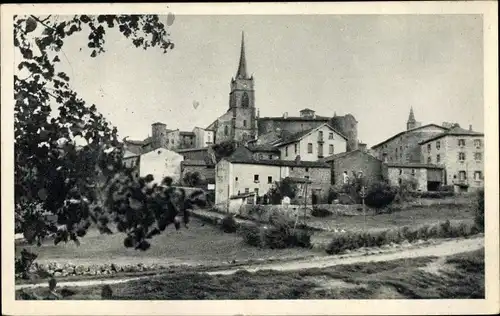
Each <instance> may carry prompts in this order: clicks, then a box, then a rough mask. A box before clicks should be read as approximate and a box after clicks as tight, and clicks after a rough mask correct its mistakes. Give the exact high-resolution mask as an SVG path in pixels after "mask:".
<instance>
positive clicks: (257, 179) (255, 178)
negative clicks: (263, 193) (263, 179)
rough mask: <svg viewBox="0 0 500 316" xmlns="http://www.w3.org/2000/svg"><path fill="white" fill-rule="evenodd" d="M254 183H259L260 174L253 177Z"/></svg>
mask: <svg viewBox="0 0 500 316" xmlns="http://www.w3.org/2000/svg"><path fill="white" fill-rule="evenodd" d="M253 182H259V175H258V174H254V175H253Z"/></svg>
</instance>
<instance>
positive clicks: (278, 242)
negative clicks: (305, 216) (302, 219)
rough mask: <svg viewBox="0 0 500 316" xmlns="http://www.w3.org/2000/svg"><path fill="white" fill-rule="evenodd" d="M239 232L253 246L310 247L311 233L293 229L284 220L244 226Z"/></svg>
mask: <svg viewBox="0 0 500 316" xmlns="http://www.w3.org/2000/svg"><path fill="white" fill-rule="evenodd" d="M241 234H242V236H243V240H244V242H245V243H246V244H248V245H250V246H254V247H263V248H271V249H283V248H293V247H303V248H309V247H311V233H310V232H309V231H307V230H299V229H293V228H292V227H291V225H289V224H288V223H286V222H281V223H274V225H260V226H250V227H245V228H243V229H242V230H241Z"/></svg>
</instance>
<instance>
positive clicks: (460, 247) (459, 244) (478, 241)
mask: <svg viewBox="0 0 500 316" xmlns="http://www.w3.org/2000/svg"><path fill="white" fill-rule="evenodd" d="M482 247H484V237H476V238H470V239H458V240H448V241H443V242H441V243H439V244H435V245H430V246H424V247H422V246H421V247H418V246H417V247H410V248H407V249H397V250H392V251H387V252H382V253H379V254H371V255H363V254H359V253H358V254H355V255H351V256H349V255H335V256H327V257H317V258H310V259H304V260H294V261H293V262H280V263H268V264H260V265H257V264H254V265H248V266H239V267H238V268H234V269H227V270H219V271H211V272H208V274H210V275H227V274H232V273H235V272H236V271H239V270H247V271H249V272H255V271H259V270H279V271H290V270H301V269H310V268H326V267H331V266H335V265H341V264H354V263H363V262H370V261H390V260H397V259H404V258H408V259H409V258H416V257H427V256H438V257H444V256H449V255H453V254H456V253H461V252H468V251H474V250H478V249H481V248H482ZM147 278H151V276H143V277H134V278H124V279H101V280H85V281H66V282H59V283H58V286H59V287H65V286H72V287H83V286H93V285H105V284H110V285H111V284H119V283H125V282H129V281H135V280H140V279H147ZM46 286H47V282H44V283H40V284H18V285H16V290H20V289H23V288H37V287H46Z"/></svg>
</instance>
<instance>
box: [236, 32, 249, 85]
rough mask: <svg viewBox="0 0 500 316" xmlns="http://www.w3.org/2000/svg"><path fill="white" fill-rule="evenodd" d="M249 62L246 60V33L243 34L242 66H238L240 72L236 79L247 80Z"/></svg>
mask: <svg viewBox="0 0 500 316" xmlns="http://www.w3.org/2000/svg"><path fill="white" fill-rule="evenodd" d="M247 78H248V77H247V61H246V58H245V33H244V32H241V52H240V64H239V65H238V72H237V73H236V79H247Z"/></svg>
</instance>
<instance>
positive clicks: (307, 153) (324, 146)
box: [273, 123, 347, 161]
mask: <svg viewBox="0 0 500 316" xmlns="http://www.w3.org/2000/svg"><path fill="white" fill-rule="evenodd" d="M273 145H274V146H275V147H277V148H279V149H280V151H281V159H283V160H295V159H296V158H297V156H298V157H300V160H301V161H317V160H319V159H322V158H324V157H326V156H329V155H334V154H337V153H342V152H345V151H346V148H347V138H346V137H345V136H344V135H342V134H341V133H340V132H338V131H336V130H335V129H334V128H333V127H331V126H330V125H329V124H327V123H325V124H322V125H320V126H317V127H315V128H312V129H308V130H304V131H302V132H299V133H295V134H292V135H284V136H283V137H282V138H281V139H280V140H278V141H277V142H275V143H274V144H273Z"/></svg>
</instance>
